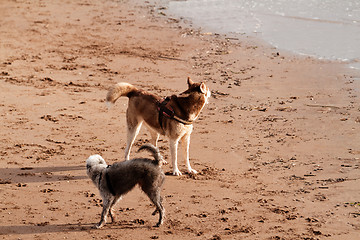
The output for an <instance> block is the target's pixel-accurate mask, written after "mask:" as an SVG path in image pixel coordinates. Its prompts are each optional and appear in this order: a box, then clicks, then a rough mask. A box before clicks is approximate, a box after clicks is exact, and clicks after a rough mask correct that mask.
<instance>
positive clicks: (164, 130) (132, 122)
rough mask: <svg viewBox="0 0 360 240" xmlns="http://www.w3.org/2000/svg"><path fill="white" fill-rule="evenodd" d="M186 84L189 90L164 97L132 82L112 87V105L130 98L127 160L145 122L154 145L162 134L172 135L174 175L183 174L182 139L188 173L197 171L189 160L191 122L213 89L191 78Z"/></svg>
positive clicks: (109, 100)
mask: <svg viewBox="0 0 360 240" xmlns="http://www.w3.org/2000/svg"><path fill="white" fill-rule="evenodd" d="M187 83H188V90H186V91H185V92H183V93H180V94H179V95H178V96H176V95H172V96H170V97H168V98H166V99H165V100H163V99H161V98H160V97H159V96H156V95H154V94H152V93H149V92H146V91H144V90H140V89H137V88H136V87H134V86H133V85H131V84H129V83H123V82H122V83H118V84H116V85H115V86H113V87H112V88H111V89H110V90H109V92H108V94H107V96H106V101H107V103H110V104H111V103H112V104H113V103H115V102H116V100H117V99H118V98H119V97H121V96H126V97H128V98H129V104H128V109H127V111H126V120H127V130H128V131H127V146H126V149H125V159H126V160H129V158H130V150H131V146H132V144H133V143H134V140H135V138H136V136H137V134H138V133H139V130H140V128H141V125H142V123H143V122H145V124H146V126H147V127H148V128H149V130H150V134H151V138H152V139H151V143H152V144H153V145H155V146H157V140H158V139H159V134H161V135H165V136H167V137H169V139H170V152H171V159H172V166H173V175H181V172H180V171H179V169H178V167H177V148H178V143H179V141H180V143H181V145H182V147H183V150H184V154H185V163H186V167H187V170H188V172H189V173H197V171H196V170H194V169H192V168H191V166H190V162H189V144H190V134H191V132H192V130H193V125H192V123H193V121H195V120H196V118H197V117H198V116H199V114H200V112H201V110H202V109H203V107H204V106H205V104H206V103H207V102H208V99H209V97H210V95H211V92H210V90H209V88H208V87H207V86H206V85H205V83H194V82H193V81H192V80H191V79H190V78H188V81H187Z"/></svg>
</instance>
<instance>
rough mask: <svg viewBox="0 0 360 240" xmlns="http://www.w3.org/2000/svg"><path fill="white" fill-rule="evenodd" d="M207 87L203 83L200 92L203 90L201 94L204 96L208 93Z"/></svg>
mask: <svg viewBox="0 0 360 240" xmlns="http://www.w3.org/2000/svg"><path fill="white" fill-rule="evenodd" d="M206 88H207V87H206V85H205V83H201V85H200V90H201V92H202V93H203V94H205V93H206Z"/></svg>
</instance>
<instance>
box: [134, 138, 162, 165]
mask: <svg viewBox="0 0 360 240" xmlns="http://www.w3.org/2000/svg"><path fill="white" fill-rule="evenodd" d="M142 150H148V151H149V152H150V153H151V154H152V155H153V157H154V158H155V160H154V163H155V164H156V165H159V166H161V164H162V162H163V157H162V156H161V154H160V151H159V149H158V148H157V147H155V146H154V145H152V144H150V143H147V144H144V145H142V146H141V147H140V148H139V150H138V152H140V151H142Z"/></svg>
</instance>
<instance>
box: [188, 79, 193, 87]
mask: <svg viewBox="0 0 360 240" xmlns="http://www.w3.org/2000/svg"><path fill="white" fill-rule="evenodd" d="M187 83H188V85H189V88H190V87H191V86H192V85H193V84H194V82H193V80H191V79H190V77H188V79H187Z"/></svg>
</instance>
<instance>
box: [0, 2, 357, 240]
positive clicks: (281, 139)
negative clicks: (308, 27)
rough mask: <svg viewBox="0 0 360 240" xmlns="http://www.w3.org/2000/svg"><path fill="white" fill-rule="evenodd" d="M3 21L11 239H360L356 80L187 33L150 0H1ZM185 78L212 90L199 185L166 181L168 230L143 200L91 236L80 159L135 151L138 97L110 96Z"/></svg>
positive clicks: (249, 42) (3, 224) (95, 211)
mask: <svg viewBox="0 0 360 240" xmlns="http://www.w3.org/2000/svg"><path fill="white" fill-rule="evenodd" d="M0 16H1V17H0V81H1V85H0V91H1V96H0V97H1V101H0V108H1V122H2V124H1V138H0V157H1V160H0V164H1V167H0V196H1V197H0V238H2V239H91V238H93V239H358V238H357V237H358V236H359V233H360V222H359V215H360V210H359V208H360V206H359V205H360V174H359V157H360V144H359V143H360V133H359V129H360V104H359V102H360V101H359V89H360V84H359V83H360V80H359V73H357V72H352V71H350V70H348V69H345V68H344V67H343V66H342V65H341V64H339V63H331V62H323V61H318V60H314V59H311V58H305V57H303V58H301V57H297V56H292V55H290V54H287V53H284V52H282V51H279V50H278V49H274V48H271V47H268V46H264V45H263V44H260V43H259V42H256V41H255V40H254V39H251V38H247V37H246V36H243V37H240V38H239V39H238V40H237V39H233V36H232V37H231V38H227V39H226V36H219V35H216V34H212V33H204V32H200V31H198V30H196V29H191V28H189V27H186V25H185V24H184V23H183V22H182V21H179V20H176V19H172V18H168V17H167V16H164V14H162V10H161V7H155V6H153V5H152V4H151V3H149V2H146V3H143V4H142V5H136V4H132V3H129V2H127V1H120V2H119V1H106V0H96V1H87V0H79V1H77V0H75V1H41V0H34V1H30V0H16V1H14V0H3V1H1V4H0ZM187 76H191V77H192V78H193V80H195V81H206V83H207V84H208V86H209V87H210V89H211V90H212V98H211V100H210V103H209V104H208V105H207V106H206V107H205V108H204V110H203V112H202V113H201V116H200V118H199V119H198V120H197V121H196V122H195V124H194V132H193V134H192V139H191V146H190V157H191V163H192V165H193V167H194V168H195V169H196V170H198V171H199V172H200V173H199V174H198V175H196V176H189V175H186V174H185V175H183V176H180V177H175V176H170V175H168V176H167V177H166V183H165V186H164V189H163V192H162V195H163V196H164V198H165V202H164V206H165V208H166V213H167V215H166V220H165V223H164V225H163V226H161V227H160V228H154V227H152V226H153V225H154V224H155V223H156V220H157V216H151V213H152V211H153V206H152V205H151V204H150V201H149V200H148V199H147V197H146V196H145V195H144V194H143V193H142V192H141V191H140V190H139V189H138V188H136V189H135V190H134V191H132V192H130V193H129V194H128V195H126V196H125V197H124V199H123V200H122V201H121V202H120V203H119V204H118V206H117V208H116V212H117V216H118V222H116V223H115V224H107V225H106V226H105V227H104V228H103V229H101V230H97V229H93V228H92V227H93V225H94V224H95V223H97V222H98V221H99V218H100V212H101V200H100V195H99V193H98V190H97V189H96V188H95V186H93V184H92V183H91V182H90V180H89V179H88V178H87V176H86V172H85V160H86V158H87V157H88V156H89V155H91V154H101V155H102V156H103V157H104V158H105V159H106V160H107V162H108V163H112V162H115V161H121V160H122V159H123V155H124V147H125V141H126V130H125V126H126V125H125V110H126V104H127V99H125V98H124V99H120V100H119V101H118V102H117V103H116V105H115V106H114V107H113V108H112V109H110V110H108V109H107V108H106V106H105V103H104V98H105V95H106V91H107V89H108V88H109V87H110V86H111V85H112V84H114V83H117V82H120V81H126V82H130V83H132V84H134V85H136V86H138V87H140V88H144V89H146V90H149V91H152V92H154V93H157V94H159V95H161V96H168V95H170V94H174V93H179V92H181V91H183V90H185V89H186V78H187ZM149 137H150V136H149V134H148V133H147V132H146V131H145V130H142V131H141V133H140V136H139V137H138V138H137V141H136V145H137V146H140V145H141V144H142V143H144V142H147V140H148V138H149ZM159 145H160V148H161V152H162V154H163V155H164V156H165V157H166V159H168V160H169V147H168V140H167V139H165V138H162V139H161V141H160V143H159ZM132 156H133V157H134V156H137V155H136V153H135V152H134V151H133V153H132ZM179 165H180V166H179V167H180V170H182V171H185V166H184V162H183V161H182V160H181V159H180V161H179ZM170 169H171V165H167V166H164V171H165V172H169V171H170Z"/></svg>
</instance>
